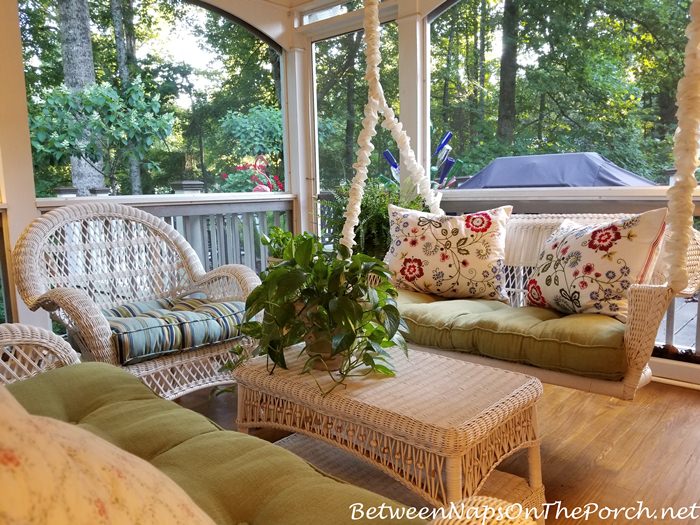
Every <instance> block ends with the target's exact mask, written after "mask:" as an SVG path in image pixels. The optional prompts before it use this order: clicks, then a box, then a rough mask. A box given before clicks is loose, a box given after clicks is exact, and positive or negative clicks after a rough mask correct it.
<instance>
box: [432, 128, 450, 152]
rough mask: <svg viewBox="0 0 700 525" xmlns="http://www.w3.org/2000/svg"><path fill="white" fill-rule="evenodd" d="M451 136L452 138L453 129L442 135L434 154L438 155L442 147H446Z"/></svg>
mask: <svg viewBox="0 0 700 525" xmlns="http://www.w3.org/2000/svg"><path fill="white" fill-rule="evenodd" d="M451 138H452V132H451V131H448V132H447V133H445V134H444V135H443V136H442V138H441V139H440V142H439V143H438V146H437V148H435V153H433V156H435V155H437V154H438V153H440V151H442V148H444V147H445V146H447V143H448V142H449V141H450V139H451Z"/></svg>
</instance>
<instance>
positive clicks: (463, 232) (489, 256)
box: [384, 205, 512, 301]
mask: <svg viewBox="0 0 700 525" xmlns="http://www.w3.org/2000/svg"><path fill="white" fill-rule="evenodd" d="M511 211H512V207H511V206H503V207H501V208H496V209H493V210H486V211H480V212H476V213H470V214H467V215H459V216H447V215H435V214H432V213H424V212H419V211H415V210H407V209H404V208H399V207H397V206H392V205H390V206H389V222H390V232H391V246H390V248H389V252H388V253H387V255H386V257H385V258H384V260H385V262H386V263H387V264H388V265H389V268H390V269H391V270H392V271H393V272H394V279H395V282H396V284H397V286H399V287H401V288H407V289H409V290H415V291H418V292H423V293H431V294H435V295H441V296H444V297H484V298H488V299H497V300H501V301H506V300H507V297H506V295H505V291H504V288H503V257H504V251H505V234H506V223H507V221H508V218H509V217H510V213H511Z"/></svg>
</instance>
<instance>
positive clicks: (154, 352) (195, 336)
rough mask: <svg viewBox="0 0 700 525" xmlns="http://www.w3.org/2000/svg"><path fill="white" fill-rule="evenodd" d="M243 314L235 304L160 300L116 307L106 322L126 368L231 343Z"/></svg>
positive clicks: (239, 304) (194, 300)
mask: <svg viewBox="0 0 700 525" xmlns="http://www.w3.org/2000/svg"><path fill="white" fill-rule="evenodd" d="M149 306H150V308H149ZM244 310H245V304H244V303H242V302H237V301H231V302H209V301H207V300H206V299H200V298H192V297H189V298H187V299H180V300H177V299H175V300H171V299H161V300H156V301H143V302H140V303H136V302H135V303H127V304H124V305H120V306H116V307H114V308H111V309H109V310H107V312H109V313H110V314H111V315H108V316H107V320H108V321H109V324H110V327H111V328H112V338H113V344H114V345H115V347H116V348H117V350H118V352H119V356H120V359H121V362H122V364H124V365H129V364H134V363H138V362H141V361H145V360H148V359H153V358H155V357H159V356H162V355H164V354H169V353H173V352H178V351H182V350H185V351H186V350H189V349H192V348H196V347H199V346H202V345H207V344H212V343H217V342H220V341H226V340H228V339H233V338H235V337H237V336H238V335H239V330H238V325H239V324H240V323H241V321H242V319H243V313H244ZM115 314H116V315H115ZM118 314H123V315H121V316H120V315H118Z"/></svg>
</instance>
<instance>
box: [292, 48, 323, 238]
mask: <svg viewBox="0 0 700 525" xmlns="http://www.w3.org/2000/svg"><path fill="white" fill-rule="evenodd" d="M297 36H299V35H297ZM300 40H301V39H300V38H297V43H300V42H299V41H300ZM284 62H285V67H284V70H285V75H284V83H285V89H284V95H285V96H284V98H285V107H286V111H285V152H286V154H285V160H288V162H287V165H286V170H287V177H288V179H287V180H288V181H289V187H288V188H287V189H288V190H289V191H291V192H292V193H294V194H296V195H298V199H299V200H298V204H299V205H298V208H297V211H298V213H295V220H296V223H295V225H294V231H295V232H297V233H300V232H302V231H309V232H315V231H316V230H317V225H316V213H315V201H314V196H315V195H316V191H317V187H316V186H317V184H316V180H317V179H318V177H317V170H316V169H315V166H316V141H315V133H316V127H315V126H314V121H315V117H314V113H315V112H314V105H313V98H314V89H313V78H312V77H313V75H312V63H311V42H310V40H308V39H307V40H306V42H304V43H303V44H302V46H301V47H294V48H292V49H290V50H289V51H287V52H286V53H284Z"/></svg>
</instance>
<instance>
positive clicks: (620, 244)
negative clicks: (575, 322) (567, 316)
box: [527, 208, 666, 322]
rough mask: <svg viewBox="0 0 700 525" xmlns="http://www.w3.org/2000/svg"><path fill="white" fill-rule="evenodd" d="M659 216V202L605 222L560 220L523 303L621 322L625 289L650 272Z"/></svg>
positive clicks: (660, 233)
mask: <svg viewBox="0 0 700 525" xmlns="http://www.w3.org/2000/svg"><path fill="white" fill-rule="evenodd" d="M665 219H666V208H661V209H658V210H651V211H648V212H645V213H642V214H640V215H633V216H630V217H628V218H625V219H620V220H616V221H613V222H609V223H605V224H596V225H589V226H582V225H580V224H577V223H575V222H573V221H564V223H562V225H561V227H560V228H559V229H558V230H557V231H555V232H554V233H553V234H552V235H551V236H550V237H549V238H548V239H547V241H546V242H545V246H544V249H543V250H542V252H541V253H540V255H539V259H538V262H537V265H536V268H535V272H534V274H533V276H532V278H531V279H529V280H528V283H527V302H528V304H530V305H532V306H542V307H545V308H547V307H549V308H553V309H555V310H559V311H561V312H564V313H599V314H605V315H609V316H612V317H616V318H617V319H619V320H620V321H622V322H626V321H627V290H628V289H629V287H630V286H631V285H633V284H639V283H643V282H645V280H646V279H648V278H650V277H651V273H652V271H653V268H654V264H655V262H656V258H657V257H658V254H659V246H660V244H661V241H662V239H663V233H664V228H665V222H664V221H665Z"/></svg>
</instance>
